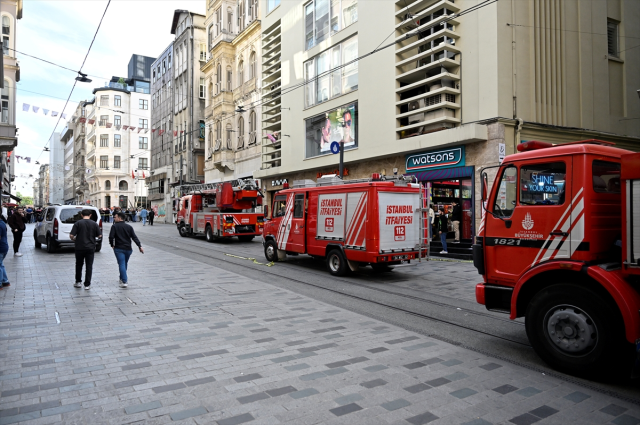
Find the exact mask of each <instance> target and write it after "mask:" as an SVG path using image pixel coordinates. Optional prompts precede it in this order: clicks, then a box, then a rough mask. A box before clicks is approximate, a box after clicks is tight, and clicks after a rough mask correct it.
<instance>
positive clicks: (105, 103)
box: [100, 96, 109, 106]
mask: <svg viewBox="0 0 640 425" xmlns="http://www.w3.org/2000/svg"><path fill="white" fill-rule="evenodd" d="M100 106H109V96H100Z"/></svg>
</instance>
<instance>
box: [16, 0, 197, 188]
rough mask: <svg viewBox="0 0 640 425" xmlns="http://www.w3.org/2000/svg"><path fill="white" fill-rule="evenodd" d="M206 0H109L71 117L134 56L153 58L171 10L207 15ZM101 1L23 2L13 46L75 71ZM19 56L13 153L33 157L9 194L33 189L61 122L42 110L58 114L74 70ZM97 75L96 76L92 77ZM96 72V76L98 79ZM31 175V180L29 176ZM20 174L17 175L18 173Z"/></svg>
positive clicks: (166, 37)
mask: <svg viewBox="0 0 640 425" xmlns="http://www.w3.org/2000/svg"><path fill="white" fill-rule="evenodd" d="M206 2H207V0H198V1H191V0H160V1H158V0H156V1H152V0H112V1H111V4H110V5H109V8H108V10H107V13H106V15H105V17H104V20H103V22H102V25H101V27H100V30H99V32H98V35H97V37H96V40H95V42H94V44H93V47H92V48H91V52H90V53H89V57H88V58H87V62H86V64H85V65H84V68H82V72H83V73H85V74H90V75H92V76H91V77H89V78H91V79H92V80H93V82H91V83H80V82H79V83H78V84H77V85H76V88H75V90H74V92H73V94H72V96H71V99H70V101H69V104H68V105H67V107H66V108H65V109H64V112H65V113H67V115H68V117H70V116H71V115H72V112H73V111H74V110H75V108H76V106H77V105H78V102H80V101H83V100H91V99H93V94H92V93H91V92H92V90H93V89H94V88H97V87H102V86H104V84H105V83H107V82H108V81H109V80H110V79H111V77H112V76H121V77H125V78H126V77H127V65H128V64H129V59H130V58H131V55H133V54H139V55H144V56H150V57H154V58H155V57H157V56H158V55H159V54H161V53H162V52H163V51H164V49H165V48H166V47H167V46H168V45H169V44H170V43H171V41H172V40H173V35H172V34H171V22H172V19H173V12H174V10H176V9H185V10H190V11H192V12H197V13H201V14H204V13H205V8H206ZM106 5H107V1H106V0H75V1H56V0H44V1H43V0H24V7H23V14H22V19H20V20H19V21H18V23H17V31H16V32H17V34H16V35H17V38H16V43H17V46H16V50H18V51H19V52H23V53H26V54H29V55H32V56H37V57H40V58H42V59H46V60H48V61H51V62H54V63H57V64H59V65H62V66H65V67H67V68H71V69H75V70H78V69H79V68H80V65H81V64H82V60H83V59H84V56H85V55H86V53H87V49H88V48H89V45H90V44H91V40H92V38H93V36H94V34H95V31H96V28H97V27H98V23H99V22H100V18H101V16H102V14H103V13H104V10H105V7H106ZM16 56H17V58H18V60H19V62H20V78H21V80H20V82H19V83H18V84H17V105H16V110H17V117H16V126H17V127H18V147H17V148H16V149H15V150H14V154H15V155H18V156H21V157H31V163H30V164H27V163H26V162H25V161H24V160H20V162H19V163H16V169H15V171H14V172H13V174H15V175H16V176H17V177H16V180H15V182H14V183H13V185H14V186H15V188H13V187H12V192H13V193H16V192H20V193H21V194H22V195H29V196H31V195H32V194H33V182H34V178H35V177H37V175H38V170H39V167H40V165H37V164H35V161H38V162H40V164H47V163H49V152H44V151H43V148H44V147H45V146H48V141H49V138H50V137H51V135H52V133H53V131H54V129H56V130H55V131H56V132H60V131H61V130H62V129H63V128H64V127H65V126H66V122H65V121H64V120H60V122H59V123H58V124H57V127H56V123H57V122H58V119H57V118H52V117H51V113H49V114H48V115H46V116H45V115H44V114H43V113H42V108H44V109H48V110H50V111H58V112H63V107H64V105H65V101H66V99H67V97H68V96H69V92H70V91H71V87H72V86H73V83H74V80H75V77H76V74H75V73H74V72H72V71H68V70H64V69H61V68H58V67H56V66H53V65H49V64H47V63H44V62H41V61H39V60H36V59H33V58H31V57H28V56H25V55H22V54H20V53H17V54H16ZM93 76H97V77H93ZM98 77H100V78H98ZM24 103H26V104H29V105H32V106H33V105H35V106H38V107H40V108H41V109H40V111H39V112H38V113H37V114H36V113H34V112H33V111H32V109H30V110H29V112H24V111H23V110H22V105H23V104H24ZM29 174H31V175H33V176H34V177H33V178H28V177H26V176H28V175H29ZM23 175H24V176H25V177H21V176H23Z"/></svg>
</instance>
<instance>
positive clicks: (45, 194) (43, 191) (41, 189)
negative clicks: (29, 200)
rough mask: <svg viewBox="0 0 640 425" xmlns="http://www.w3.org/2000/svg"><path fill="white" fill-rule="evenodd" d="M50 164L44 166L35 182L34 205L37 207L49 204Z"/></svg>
mask: <svg viewBox="0 0 640 425" xmlns="http://www.w3.org/2000/svg"><path fill="white" fill-rule="evenodd" d="M49 181H50V179H49V164H42V165H41V166H40V169H39V170H38V177H37V178H36V179H35V180H34V182H33V204H34V205H35V206H37V207H42V206H45V205H47V204H48V203H49Z"/></svg>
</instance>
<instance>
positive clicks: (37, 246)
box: [33, 232, 42, 249]
mask: <svg viewBox="0 0 640 425" xmlns="http://www.w3.org/2000/svg"><path fill="white" fill-rule="evenodd" d="M33 242H34V244H35V246H36V248H38V249H40V248H42V244H41V243H40V242H38V234H37V233H36V232H33Z"/></svg>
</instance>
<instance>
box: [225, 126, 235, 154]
mask: <svg viewBox="0 0 640 425" xmlns="http://www.w3.org/2000/svg"><path fill="white" fill-rule="evenodd" d="M226 133H227V147H228V148H229V149H231V150H233V143H232V141H231V133H233V130H232V129H231V124H227V126H226Z"/></svg>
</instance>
